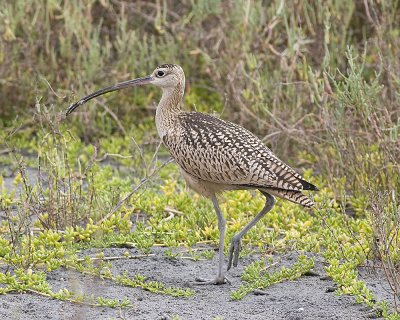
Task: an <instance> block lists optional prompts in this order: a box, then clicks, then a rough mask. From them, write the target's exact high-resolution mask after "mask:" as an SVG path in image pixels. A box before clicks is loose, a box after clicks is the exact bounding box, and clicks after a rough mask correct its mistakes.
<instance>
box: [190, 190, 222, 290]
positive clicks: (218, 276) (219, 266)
mask: <svg viewBox="0 0 400 320" xmlns="http://www.w3.org/2000/svg"><path fill="white" fill-rule="evenodd" d="M212 202H213V204H214V209H215V212H216V213H217V216H218V230H219V252H218V274H217V277H216V278H215V279H214V280H204V279H196V281H198V282H199V283H201V284H223V283H225V280H227V279H226V278H225V273H224V270H223V269H224V237H225V229H226V220H225V218H224V215H223V214H222V212H221V209H220V208H219V205H218V201H217V198H216V196H215V195H214V196H213V197H212ZM228 282H229V281H228Z"/></svg>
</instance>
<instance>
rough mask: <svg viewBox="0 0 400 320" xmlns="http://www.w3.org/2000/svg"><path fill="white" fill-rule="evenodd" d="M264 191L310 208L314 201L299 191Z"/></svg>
mask: <svg viewBox="0 0 400 320" xmlns="http://www.w3.org/2000/svg"><path fill="white" fill-rule="evenodd" d="M265 192H268V193H269V194H272V195H273V196H276V197H278V198H283V199H286V200H289V201H291V202H294V203H297V204H301V205H302V206H304V207H307V208H311V207H312V206H314V202H313V201H312V200H311V199H310V198H308V197H307V196H305V195H304V194H302V193H301V192H300V191H293V190H284V189H270V188H268V189H265Z"/></svg>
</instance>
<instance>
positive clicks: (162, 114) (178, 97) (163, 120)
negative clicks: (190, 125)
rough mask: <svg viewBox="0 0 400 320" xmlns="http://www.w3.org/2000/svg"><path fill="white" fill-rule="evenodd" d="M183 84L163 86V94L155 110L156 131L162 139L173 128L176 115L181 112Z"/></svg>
mask: <svg viewBox="0 0 400 320" xmlns="http://www.w3.org/2000/svg"><path fill="white" fill-rule="evenodd" d="M183 93H184V86H182V85H178V86H176V87H173V88H163V94H162V97H161V100H160V102H159V103H158V106H157V111H156V126H157V132H158V135H159V136H160V138H161V139H162V138H163V137H164V136H165V135H166V134H167V133H168V131H170V130H173V128H174V126H173V125H174V122H175V120H176V117H177V115H178V114H179V112H181V108H180V104H181V101H182V98H183Z"/></svg>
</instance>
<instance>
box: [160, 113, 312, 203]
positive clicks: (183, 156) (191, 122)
mask: <svg viewBox="0 0 400 320" xmlns="http://www.w3.org/2000/svg"><path fill="white" fill-rule="evenodd" d="M163 140H164V141H163V142H164V144H165V145H166V146H167V148H168V149H169V150H170V152H171V154H172V156H173V157H174V159H175V161H176V162H177V164H178V165H179V166H180V167H181V168H182V169H183V170H184V171H185V172H186V173H188V174H190V175H192V176H194V177H196V178H199V179H201V180H204V181H208V182H212V183H220V184H224V185H233V186H234V187H236V188H238V189H239V188H257V189H274V190H277V192H278V193H279V190H289V191H294V192H295V191H301V190H316V187H315V186H313V185H312V184H310V183H308V182H306V181H304V180H303V179H302V177H301V176H300V175H299V174H297V173H296V172H295V171H294V170H293V169H292V168H291V167H289V166H288V165H286V164H285V163H283V162H282V161H281V160H279V159H278V158H277V157H276V156H275V155H274V154H273V153H272V151H271V150H270V149H269V148H267V147H266V146H265V145H264V144H263V143H262V141H261V140H260V139H259V138H257V137H256V136H255V135H254V134H252V133H251V132H250V131H248V130H246V129H245V128H243V127H241V126H239V125H236V124H234V123H231V122H228V121H224V120H221V119H219V118H216V117H214V116H211V115H208V114H203V113H199V112H180V113H179V114H178V115H177V117H176V119H175V121H174V128H172V130H169V131H168V133H167V134H166V135H165V136H164V138H163ZM286 194H287V193H286ZM278 196H279V195H278ZM282 197H285V196H284V195H283V196H282ZM285 198H287V197H285ZM289 200H292V199H289ZM292 201H293V200H292Z"/></svg>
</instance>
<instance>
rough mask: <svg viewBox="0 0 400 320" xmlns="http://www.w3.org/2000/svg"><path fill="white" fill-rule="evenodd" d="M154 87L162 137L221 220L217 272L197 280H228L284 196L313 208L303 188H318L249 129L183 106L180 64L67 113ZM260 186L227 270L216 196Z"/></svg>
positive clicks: (191, 183) (223, 226) (223, 222)
mask: <svg viewBox="0 0 400 320" xmlns="http://www.w3.org/2000/svg"><path fill="white" fill-rule="evenodd" d="M146 84H152V85H155V86H157V87H159V88H161V90H162V96H161V99H160V102H159V104H158V106H157V109H156V115H155V123H156V128H157V132H158V135H159V137H160V139H161V140H162V142H163V144H164V145H165V147H166V148H167V149H168V150H169V152H170V154H171V156H172V157H173V159H174V160H175V162H176V163H177V165H178V166H179V167H180V170H181V173H182V176H183V178H184V179H185V181H186V183H187V185H188V186H189V188H191V189H193V190H194V191H195V192H197V193H198V194H200V195H202V196H204V197H206V198H209V199H211V201H212V203H213V206H214V210H215V212H216V214H217V218H218V229H219V253H218V268H217V275H216V276H215V277H211V278H197V279H196V281H197V283H199V284H217V285H219V284H224V283H229V282H230V281H229V278H228V277H227V276H226V272H227V271H229V270H230V269H231V267H232V266H234V267H237V265H238V261H239V252H240V249H241V239H242V237H243V236H244V235H245V234H246V233H247V232H248V231H249V230H250V229H251V228H252V227H253V226H254V225H255V224H257V222H258V221H259V220H260V219H262V217H264V216H265V215H266V214H267V213H268V212H269V211H270V210H271V209H272V208H273V207H274V205H275V202H276V199H275V197H278V198H283V199H286V200H289V201H291V202H294V203H297V204H299V205H302V206H303V207H308V208H311V207H313V206H314V202H313V201H312V200H311V199H310V198H309V197H307V196H306V195H304V194H303V193H302V191H304V190H311V191H318V188H317V187H316V186H315V185H313V184H311V183H310V182H307V181H306V180H304V179H303V178H302V176H301V175H300V174H298V173H297V172H296V171H295V170H294V169H292V168H291V167H290V166H289V165H287V164H285V163H284V162H283V161H281V160H280V159H279V158H278V157H277V156H276V155H274V153H273V152H272V151H271V150H270V149H269V148H268V147H267V146H265V145H264V143H263V142H262V141H261V140H260V139H259V138H258V137H257V136H256V135H254V134H253V133H251V132H250V131H249V130H247V129H245V128H244V127H242V126H239V125H237V124H235V123H232V122H229V121H225V120H223V119H220V118H218V117H216V116H213V115H210V114H207V113H201V112H186V111H183V110H182V108H181V102H182V99H183V96H184V91H185V73H184V71H183V69H182V68H181V67H180V66H179V65H176V64H162V65H160V66H158V67H157V68H156V69H155V70H154V71H153V72H152V73H151V74H150V75H148V76H145V77H142V78H137V79H133V80H128V81H124V82H121V83H117V84H115V85H113V86H110V87H106V88H104V89H100V90H98V91H95V92H93V93H92V94H89V95H88V96H86V97H84V98H82V99H80V100H79V101H77V102H75V103H73V104H71V105H70V106H69V108H68V109H67V111H66V115H69V114H70V113H72V112H73V111H74V110H75V109H76V108H78V107H79V106H81V105H83V104H84V103H86V102H88V101H89V100H91V99H93V98H95V97H98V96H100V95H103V94H105V93H108V92H112V91H117V90H121V89H124V88H130V87H135V86H141V85H146ZM252 189H255V190H259V191H260V192H261V194H262V195H263V196H264V197H265V204H264V207H263V209H262V210H261V211H260V212H259V213H258V214H257V215H256V216H255V217H254V218H253V219H252V220H251V221H250V222H249V223H248V224H247V225H246V226H245V227H244V228H243V229H242V230H241V231H240V232H238V233H236V234H235V235H234V236H233V238H232V240H231V243H230V247H229V251H228V262H227V268H226V269H225V268H224V263H225V261H224V238H225V231H226V219H225V217H224V215H223V213H222V211H221V209H220V206H219V203H218V199H217V196H218V195H219V194H220V193H222V192H224V191H227V190H252Z"/></svg>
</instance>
